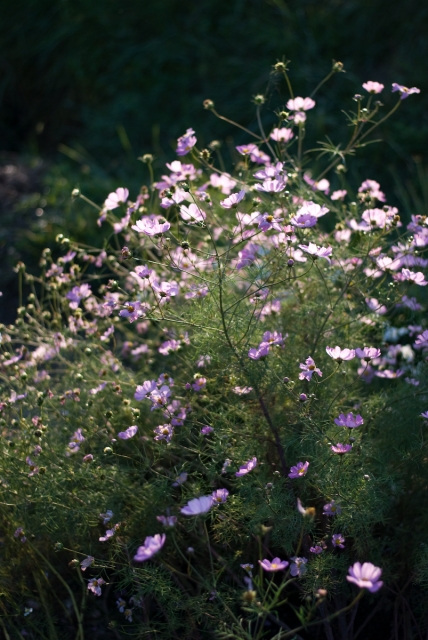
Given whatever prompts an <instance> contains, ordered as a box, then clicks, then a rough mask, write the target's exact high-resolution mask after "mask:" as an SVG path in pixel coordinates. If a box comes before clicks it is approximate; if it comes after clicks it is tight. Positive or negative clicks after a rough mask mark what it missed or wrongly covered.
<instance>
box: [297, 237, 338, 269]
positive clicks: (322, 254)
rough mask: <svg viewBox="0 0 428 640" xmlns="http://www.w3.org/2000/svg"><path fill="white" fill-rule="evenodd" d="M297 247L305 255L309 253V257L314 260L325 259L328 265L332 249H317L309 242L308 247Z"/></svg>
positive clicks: (300, 245)
mask: <svg viewBox="0 0 428 640" xmlns="http://www.w3.org/2000/svg"><path fill="white" fill-rule="evenodd" d="M299 247H300V249H301V250H302V251H304V252H305V253H309V255H310V256H312V258H313V259H314V260H316V259H317V258H325V260H327V262H328V263H329V264H330V262H331V260H330V256H331V253H332V251H333V249H332V247H318V246H317V245H316V244H315V243H313V242H310V243H309V244H308V245H305V244H299Z"/></svg>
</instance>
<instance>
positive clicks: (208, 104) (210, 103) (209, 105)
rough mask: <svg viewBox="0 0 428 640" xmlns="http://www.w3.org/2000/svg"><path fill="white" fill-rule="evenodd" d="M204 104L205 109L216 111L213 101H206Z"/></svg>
mask: <svg viewBox="0 0 428 640" xmlns="http://www.w3.org/2000/svg"><path fill="white" fill-rule="evenodd" d="M202 104H203V107H204V109H208V110H209V109H214V102H213V101H212V100H204V101H203V103H202Z"/></svg>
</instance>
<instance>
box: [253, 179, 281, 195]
mask: <svg viewBox="0 0 428 640" xmlns="http://www.w3.org/2000/svg"><path fill="white" fill-rule="evenodd" d="M285 187H286V184H285V182H284V181H283V180H276V179H275V180H264V182H263V184H256V186H255V189H256V191H264V192H265V193H280V192H281V191H284V189H285Z"/></svg>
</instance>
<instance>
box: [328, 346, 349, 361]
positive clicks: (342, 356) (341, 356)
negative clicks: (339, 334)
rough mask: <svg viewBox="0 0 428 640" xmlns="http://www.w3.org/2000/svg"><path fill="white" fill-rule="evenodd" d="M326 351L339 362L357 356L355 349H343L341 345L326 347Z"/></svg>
mask: <svg viewBox="0 0 428 640" xmlns="http://www.w3.org/2000/svg"><path fill="white" fill-rule="evenodd" d="M325 350H326V352H327V354H328V355H329V356H330V358H333V360H337V361H338V362H342V361H344V360H352V359H353V358H355V351H354V349H341V348H340V347H337V346H336V347H326V349H325Z"/></svg>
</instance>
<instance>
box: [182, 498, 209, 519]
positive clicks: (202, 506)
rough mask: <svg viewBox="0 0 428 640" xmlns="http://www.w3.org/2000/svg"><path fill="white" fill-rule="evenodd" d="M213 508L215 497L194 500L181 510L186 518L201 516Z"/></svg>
mask: <svg viewBox="0 0 428 640" xmlns="http://www.w3.org/2000/svg"><path fill="white" fill-rule="evenodd" d="M212 506H213V497H212V495H210V496H201V497H200V498H193V500H189V502H188V503H187V504H186V506H184V507H183V508H182V509H180V511H181V513H182V514H183V515H185V516H199V515H200V514H201V513H207V512H208V511H209V510H210V509H211V507H212Z"/></svg>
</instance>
